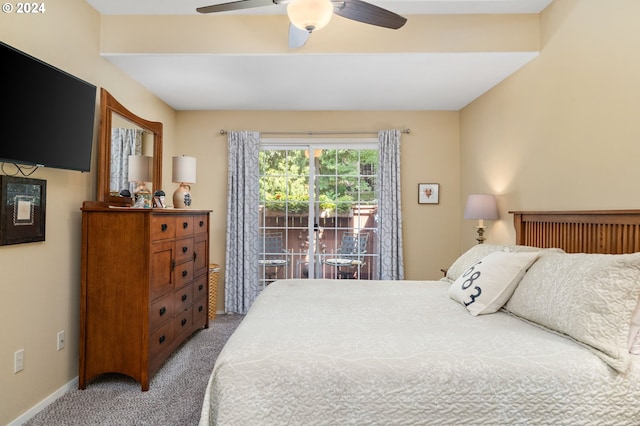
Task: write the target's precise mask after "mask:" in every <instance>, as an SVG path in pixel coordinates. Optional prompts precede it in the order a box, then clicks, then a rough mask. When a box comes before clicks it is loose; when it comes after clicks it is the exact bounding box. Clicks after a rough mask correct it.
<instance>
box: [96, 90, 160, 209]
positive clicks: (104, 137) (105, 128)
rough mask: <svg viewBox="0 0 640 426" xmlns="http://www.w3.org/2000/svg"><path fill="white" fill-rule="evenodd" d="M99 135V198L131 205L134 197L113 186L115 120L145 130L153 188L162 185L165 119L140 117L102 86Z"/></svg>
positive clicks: (103, 200)
mask: <svg viewBox="0 0 640 426" xmlns="http://www.w3.org/2000/svg"><path fill="white" fill-rule="evenodd" d="M100 119H101V122H100V137H99V147H98V190H97V196H96V198H97V201H98V202H101V203H107V204H108V205H115V206H118V205H131V198H129V197H121V196H119V195H118V193H119V192H120V190H121V189H122V188H111V183H110V182H111V172H112V171H111V164H112V158H111V156H112V152H111V151H112V150H111V135H112V130H113V128H114V124H115V125H118V124H117V123H129V125H132V126H133V127H135V128H138V129H140V130H142V131H143V133H144V141H143V144H146V145H149V144H151V145H152V146H146V147H145V148H144V152H143V154H145V155H151V156H153V160H152V165H153V171H152V173H153V177H152V185H153V186H152V190H153V191H156V190H158V189H162V123H160V122H155V121H148V120H145V119H144V118H141V117H138V116H137V115H136V114H134V113H132V112H131V111H129V110H128V109H127V108H125V107H124V106H123V105H122V104H121V103H120V102H118V101H117V100H116V99H115V98H114V97H113V96H112V95H111V94H110V93H109V92H107V91H106V90H105V89H103V88H101V89H100Z"/></svg>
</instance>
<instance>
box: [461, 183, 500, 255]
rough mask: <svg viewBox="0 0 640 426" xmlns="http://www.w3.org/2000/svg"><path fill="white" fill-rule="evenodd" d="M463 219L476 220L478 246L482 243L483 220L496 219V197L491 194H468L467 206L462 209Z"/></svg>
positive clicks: (484, 227)
mask: <svg viewBox="0 0 640 426" xmlns="http://www.w3.org/2000/svg"><path fill="white" fill-rule="evenodd" d="M464 218H465V219H477V220H478V226H476V229H477V230H478V238H476V240H478V244H482V243H484V240H485V239H486V238H485V237H484V230H485V229H486V226H484V221H485V220H496V219H498V207H497V206H496V197H495V196H494V195H491V194H469V197H468V198H467V205H466V207H465V208H464Z"/></svg>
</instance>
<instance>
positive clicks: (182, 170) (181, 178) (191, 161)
mask: <svg viewBox="0 0 640 426" xmlns="http://www.w3.org/2000/svg"><path fill="white" fill-rule="evenodd" d="M171 180H172V181H173V182H175V183H196V158H195V157H185V156H181V157H173V171H172V174H171Z"/></svg>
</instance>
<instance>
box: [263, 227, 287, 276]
mask: <svg viewBox="0 0 640 426" xmlns="http://www.w3.org/2000/svg"><path fill="white" fill-rule="evenodd" d="M258 264H259V265H260V266H261V268H262V270H263V272H264V277H265V279H266V280H267V284H270V283H272V282H273V281H275V280H276V279H278V270H279V269H280V268H281V267H283V266H285V267H286V266H287V265H288V264H289V257H288V256H287V251H286V250H285V248H284V239H283V237H282V233H281V232H272V233H266V234H263V235H262V236H261V237H260V258H259V260H258Z"/></svg>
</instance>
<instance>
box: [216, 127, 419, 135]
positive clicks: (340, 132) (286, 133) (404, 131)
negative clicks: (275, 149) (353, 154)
mask: <svg viewBox="0 0 640 426" xmlns="http://www.w3.org/2000/svg"><path fill="white" fill-rule="evenodd" d="M400 132H401V133H405V134H409V133H411V129H402V130H400ZM227 133H229V131H228V130H224V129H221V130H220V134H221V135H226V134H227ZM260 134H262V135H306V136H313V135H377V134H378V132H377V131H366V130H361V131H339V130H329V131H308V132H260Z"/></svg>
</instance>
